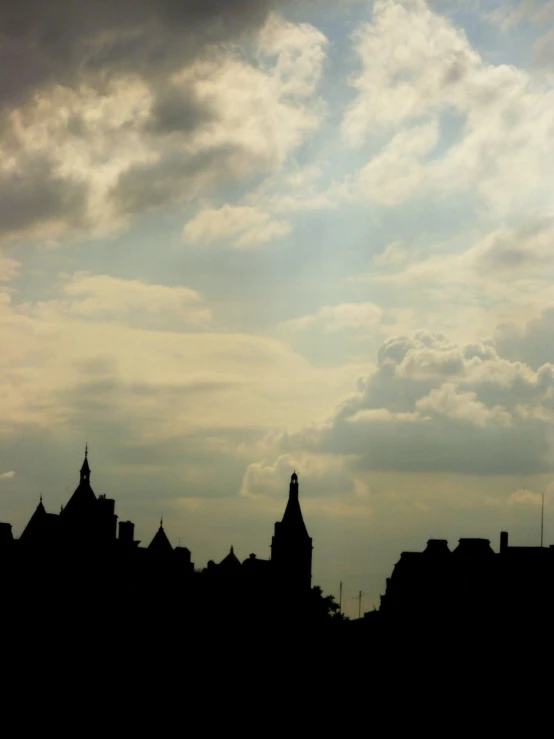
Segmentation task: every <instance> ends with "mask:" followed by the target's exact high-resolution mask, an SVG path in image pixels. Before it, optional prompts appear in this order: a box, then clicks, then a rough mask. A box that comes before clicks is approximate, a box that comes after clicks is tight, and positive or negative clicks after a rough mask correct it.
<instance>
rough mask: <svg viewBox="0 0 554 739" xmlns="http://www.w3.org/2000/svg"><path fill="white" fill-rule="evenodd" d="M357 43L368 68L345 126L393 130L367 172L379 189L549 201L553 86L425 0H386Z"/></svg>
mask: <svg viewBox="0 0 554 739" xmlns="http://www.w3.org/2000/svg"><path fill="white" fill-rule="evenodd" d="M355 43H356V50H357V52H358V54H359V57H360V60H361V67H362V68H361V71H360V73H359V74H358V75H357V76H356V77H355V78H354V81H353V85H354V87H355V88H356V90H357V93H358V94H357V97H356V99H355V101H354V102H353V104H352V105H351V106H350V108H349V109H348V111H347V112H346V115H345V117H344V121H343V133H344V135H345V137H346V139H347V140H348V141H350V142H351V143H352V144H353V145H359V144H361V143H362V142H363V141H364V140H365V139H366V138H367V137H368V136H370V135H372V134H374V133H379V134H380V135H384V134H386V136H387V137H389V140H388V143H386V144H385V146H384V147H383V149H382V150H381V151H380V152H378V153H377V154H376V155H375V156H374V157H373V158H372V159H371V161H370V162H369V163H368V164H367V165H366V166H365V167H364V168H362V170H361V172H360V175H359V186H360V187H361V189H362V190H363V191H365V192H366V193H367V194H368V195H369V196H370V197H371V198H372V199H375V200H376V201H377V202H380V203H383V204H386V205H394V204H398V203H401V202H404V201H405V200H407V199H409V198H412V197H421V196H425V195H430V194H432V193H444V192H448V191H468V192H469V191H471V192H474V193H477V194H479V195H480V196H481V197H482V198H484V199H485V200H486V201H487V205H488V207H489V209H491V210H493V209H494V210H495V211H496V212H500V213H511V212H512V211H513V210H514V209H518V210H522V209H523V208H525V206H528V205H530V204H531V205H536V204H537V203H539V202H541V203H542V201H543V200H544V187H545V184H546V183H547V182H548V178H549V173H550V171H551V170H552V167H553V166H554V153H553V152H554V146H553V144H554V133H553V131H554V125H553V124H554V104H553V100H554V92H553V91H552V90H551V89H549V88H545V87H544V86H541V85H540V84H538V83H535V82H534V81H533V79H532V78H531V77H530V75H529V74H528V73H526V72H524V71H522V70H520V69H517V68H516V67H513V66H508V65H496V66H495V65H492V64H489V63H487V62H485V61H484V60H483V59H482V58H481V56H480V55H479V54H478V53H477V52H476V51H475V49H473V48H472V46H471V44H470V43H469V41H468V39H467V37H466V35H465V33H464V31H463V30H461V29H459V28H457V27H456V26H454V25H453V23H452V22H451V21H450V20H449V19H448V18H446V17H445V16H442V15H439V14H438V13H435V12H433V11H432V10H431V8H430V7H429V5H428V4H427V3H426V2H425V1H424V0H413V1H412V2H409V3H404V2H400V1H399V0H393V1H391V2H389V1H385V0H377V2H375V4H374V9H373V17H372V21H371V23H367V24H365V25H363V26H362V27H361V28H360V29H359V30H358V32H357V33H356V39H355ZM452 116H455V117H456V116H457V117H458V122H453V119H452ZM452 133H454V134H455V138H454V143H452V144H450V145H443V144H442V141H443V140H444V141H448V140H451V138H452ZM435 152H436V154H435Z"/></svg>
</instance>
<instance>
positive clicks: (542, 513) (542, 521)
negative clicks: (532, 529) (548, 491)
mask: <svg viewBox="0 0 554 739" xmlns="http://www.w3.org/2000/svg"><path fill="white" fill-rule="evenodd" d="M543 536H544V492H543V494H542V506H541V549H542V542H543Z"/></svg>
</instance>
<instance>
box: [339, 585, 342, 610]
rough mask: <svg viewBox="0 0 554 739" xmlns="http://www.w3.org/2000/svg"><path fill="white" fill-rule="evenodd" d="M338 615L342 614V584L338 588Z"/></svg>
mask: <svg viewBox="0 0 554 739" xmlns="http://www.w3.org/2000/svg"><path fill="white" fill-rule="evenodd" d="M339 613H342V582H341V584H340V586H339Z"/></svg>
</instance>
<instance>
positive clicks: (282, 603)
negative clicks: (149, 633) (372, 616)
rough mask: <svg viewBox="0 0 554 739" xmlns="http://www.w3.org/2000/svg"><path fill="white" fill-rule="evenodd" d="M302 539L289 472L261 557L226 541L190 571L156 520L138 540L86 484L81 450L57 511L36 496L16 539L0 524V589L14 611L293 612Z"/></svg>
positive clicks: (305, 583)
mask: <svg viewBox="0 0 554 739" xmlns="http://www.w3.org/2000/svg"><path fill="white" fill-rule="evenodd" d="M311 567H312V539H311V538H310V537H309V535H308V531H307V529H306V525H305V523H304V520H303V517H302V511H301V508H300V502H299V497H298V476H297V475H296V473H294V474H293V475H292V478H291V483H290V490H289V499H288V502H287V505H286V509H285V513H284V516H283V519H282V521H280V522H278V523H276V524H275V534H274V536H273V540H272V545H271V557H270V559H267V560H265V559H260V558H258V557H257V556H256V555H255V554H250V555H249V557H247V558H246V559H245V560H243V561H241V560H240V559H239V558H238V557H237V555H236V554H235V551H234V548H233V547H232V546H231V548H230V552H229V554H228V555H227V556H226V557H224V559H223V560H221V561H220V562H218V563H216V562H214V561H210V562H208V565H207V567H205V568H204V569H200V570H196V569H195V567H194V563H193V562H192V558H191V552H190V550H189V549H187V548H186V547H181V546H177V547H174V546H172V544H171V543H170V541H169V539H168V537H167V535H166V533H165V531H164V527H163V521H160V525H159V528H158V530H157V531H156V533H155V534H154V536H153V538H152V540H151V541H150V543H149V544H148V545H147V546H141V542H140V541H137V540H136V539H135V526H134V523H133V522H131V521H119V524H118V516H117V514H116V513H115V500H113V499H111V498H107V497H106V495H98V496H97V495H96V494H95V492H94V490H93V489H92V486H91V469H90V465H89V460H88V448H86V449H85V458H84V461H83V464H82V466H81V469H80V472H79V483H78V485H77V487H76V489H75V491H74V492H73V494H72V496H71V497H70V499H69V500H68V502H67V503H66V504H65V506H62V509H61V511H60V513H59V514H55V513H48V512H47V511H46V509H45V507H44V504H43V501H42V496H41V499H40V501H39V504H38V506H37V508H36V509H35V511H34V513H33V514H32V516H31V518H30V519H29V521H28V523H27V525H26V526H25V528H24V530H23V532H22V534H21V536H20V537H19V539H16V538H14V537H13V534H12V526H11V524H8V523H0V590H1V592H2V593H3V595H4V596H5V597H6V598H7V599H8V600H9V601H10V602H11V603H13V604H15V606H16V607H17V606H19V608H20V610H24V609H25V608H28V607H29V606H32V605H33V604H34V605H37V604H40V607H41V609H42V611H44V610H46V611H47V610H48V609H49V608H52V609H54V610H56V611H57V612H59V611H60V609H61V608H63V607H66V606H67V605H68V604H71V608H80V609H81V610H86V611H87V613H89V612H93V613H95V614H96V616H100V614H106V613H112V614H113V613H115V612H117V613H119V614H127V615H131V614H132V617H133V619H135V620H136V619H137V617H138V615H137V614H139V613H140V614H141V616H140V617H141V618H143V619H144V618H149V619H150V620H151V619H153V618H154V619H155V618H160V619H163V618H167V616H168V613H169V611H170V610H172V611H174V612H178V614H179V618H180V619H181V620H183V619H184V620H185V621H188V622H190V623H195V624H196V625H198V624H200V623H207V622H209V621H211V622H213V621H214V620H221V619H222V618H223V619H231V620H232V621H234V622H235V623H236V622H238V621H241V622H242V623H244V622H245V620H246V621H247V620H248V619H249V618H252V617H253V614H255V616H256V618H257V619H258V620H260V618H261V619H262V620H263V619H264V618H270V617H277V616H282V615H283V613H292V612H293V611H294V612H296V613H298V612H302V607H303V605H304V604H305V603H306V602H307V599H308V597H309V596H308V594H309V592H310V590H311V577H312V572H311Z"/></svg>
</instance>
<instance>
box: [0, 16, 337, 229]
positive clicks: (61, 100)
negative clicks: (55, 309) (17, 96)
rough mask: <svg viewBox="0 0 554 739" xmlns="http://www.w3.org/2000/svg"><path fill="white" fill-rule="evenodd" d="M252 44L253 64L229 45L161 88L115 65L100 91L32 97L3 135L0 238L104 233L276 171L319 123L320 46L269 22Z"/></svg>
mask: <svg viewBox="0 0 554 739" xmlns="http://www.w3.org/2000/svg"><path fill="white" fill-rule="evenodd" d="M281 37H283V38H286V39H287V41H286V43H284V42H282V41H281V42H279V39H280V38H281ZM258 42H259V43H260V44H261V47H260V48H261V58H260V59H261V61H262V62H263V63H261V64H258V65H256V66H255V65H253V64H251V63H249V62H248V61H246V60H245V58H244V57H243V58H241V57H240V56H239V55H238V54H237V53H236V52H235V51H233V50H232V49H229V47H227V50H226V51H221V50H219V51H218V50H215V51H214V53H213V54H212V55H211V58H210V59H209V60H208V59H207V58H203V57H202V58H198V59H195V60H194V61H190V60H189V62H188V63H187V64H183V65H181V66H177V67H175V68H174V69H173V70H172V72H171V74H170V75H169V76H168V77H167V80H166V82H165V83H164V84H163V85H162V84H161V83H160V82H159V81H157V82H156V84H155V85H153V84H152V81H151V79H150V78H149V77H145V76H141V74H140V70H139V71H137V72H136V73H133V72H131V71H129V70H127V71H126V72H125V74H123V73H122V72H121V70H117V68H116V69H112V70H110V73H109V74H108V73H106V79H105V80H104V81H103V84H102V86H101V89H99V88H98V87H96V86H94V85H90V84H87V82H86V81H83V82H82V84H75V85H64V84H57V85H50V86H49V87H48V88H44V89H39V90H38V91H37V93H36V95H35V96H34V98H32V99H31V100H30V101H27V102H25V103H24V104H21V105H19V107H15V108H14V109H13V110H12V111H11V113H10V114H9V115H8V116H7V118H6V121H5V125H4V126H3V128H2V132H1V135H0V150H1V151H2V153H3V158H2V165H1V166H0V183H3V185H2V190H3V191H4V192H6V193H7V197H6V198H4V199H3V201H2V205H1V206H0V234H4V235H7V236H9V235H14V234H20V233H22V232H26V233H28V234H31V235H34V236H37V237H38V236H40V237H41V238H49V237H53V236H56V235H57V234H63V233H64V232H65V231H67V229H68V228H69V229H72V230H73V231H75V232H80V231H83V230H86V231H93V232H95V233H103V232H105V231H106V230H110V229H113V228H115V227H117V226H119V225H121V224H122V223H124V222H125V221H126V220H127V219H128V218H129V217H130V216H131V215H133V214H135V213H137V212H144V211H147V210H149V209H152V208H157V207H160V206H163V205H169V204H171V203H174V202H182V201H183V200H187V199H189V198H192V197H195V196H197V195H199V194H200V193H206V192H209V191H210V190H211V189H212V188H213V187H215V186H216V185H218V184H224V183H225V182H229V181H234V180H237V179H239V180H240V179H242V178H248V177H250V176H252V175H255V174H260V173H261V174H269V173H271V172H274V171H276V170H278V169H279V168H280V167H281V166H282V165H283V164H284V162H285V161H286V159H287V157H288V156H289V154H290V153H291V152H292V151H294V150H295V148H296V147H298V146H299V144H300V143H302V141H304V140H305V138H306V137H307V136H308V135H309V134H310V133H312V132H313V131H315V130H316V129H317V127H318V125H319V122H320V118H321V110H320V105H319V103H318V101H317V98H316V97H315V91H316V87H317V84H318V81H319V78H320V75H321V66H322V61H323V58H324V56H325V52H324V47H325V43H326V40H325V37H324V36H323V35H322V34H321V33H320V32H319V31H317V30H316V29H315V28H313V27H311V26H308V25H301V26H298V27H296V26H294V25H291V24H285V23H284V21H281V20H279V18H278V17H277V16H274V15H271V16H270V18H269V20H268V25H267V26H266V27H263V29H262V32H261V35H260V37H259V39H258ZM272 228H273V229H275V228H276V227H275V226H274V225H273V226H272ZM280 228H281V229H283V226H282V225H281V226H280ZM246 238H248V237H246Z"/></svg>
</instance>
